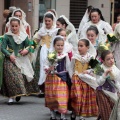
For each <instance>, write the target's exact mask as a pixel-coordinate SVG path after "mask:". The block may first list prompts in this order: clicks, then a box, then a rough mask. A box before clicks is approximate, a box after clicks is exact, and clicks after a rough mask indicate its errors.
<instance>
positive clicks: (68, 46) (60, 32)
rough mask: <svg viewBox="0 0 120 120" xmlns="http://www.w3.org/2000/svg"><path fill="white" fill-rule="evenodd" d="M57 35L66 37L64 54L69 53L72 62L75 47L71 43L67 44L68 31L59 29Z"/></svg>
mask: <svg viewBox="0 0 120 120" xmlns="http://www.w3.org/2000/svg"><path fill="white" fill-rule="evenodd" d="M57 35H61V36H62V37H64V40H65V41H64V44H65V45H64V52H67V53H68V56H69V58H70V60H71V57H72V54H73V46H72V44H71V43H69V42H67V41H66V37H67V35H66V31H65V30H64V29H62V28H60V29H58V32H57Z"/></svg>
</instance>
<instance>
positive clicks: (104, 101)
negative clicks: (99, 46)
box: [96, 90, 114, 120]
mask: <svg viewBox="0 0 120 120" xmlns="http://www.w3.org/2000/svg"><path fill="white" fill-rule="evenodd" d="M96 97H97V103H98V109H99V118H101V120H109V117H110V114H111V111H112V109H113V107H114V103H113V102H112V100H111V98H110V97H108V96H107V95H105V94H104V92H103V91H102V90H97V91H96Z"/></svg>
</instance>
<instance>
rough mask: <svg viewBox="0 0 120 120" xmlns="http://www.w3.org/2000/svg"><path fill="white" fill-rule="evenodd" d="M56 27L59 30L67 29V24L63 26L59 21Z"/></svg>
mask: <svg viewBox="0 0 120 120" xmlns="http://www.w3.org/2000/svg"><path fill="white" fill-rule="evenodd" d="M56 27H57V28H62V29H65V24H61V23H60V22H59V21H57V22H56Z"/></svg>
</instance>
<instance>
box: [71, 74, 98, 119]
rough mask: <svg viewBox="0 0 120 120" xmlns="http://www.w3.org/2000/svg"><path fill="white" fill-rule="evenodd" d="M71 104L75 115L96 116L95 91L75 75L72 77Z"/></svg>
mask: <svg viewBox="0 0 120 120" xmlns="http://www.w3.org/2000/svg"><path fill="white" fill-rule="evenodd" d="M72 82H73V84H72V87H71V106H72V109H73V111H74V112H75V114H76V115H79V116H86V117H89V116H97V115H98V107H97V102H96V92H95V90H94V89H93V88H91V87H90V86H89V85H88V84H87V83H85V82H83V81H82V80H80V78H79V77H78V76H77V75H73V77H72Z"/></svg>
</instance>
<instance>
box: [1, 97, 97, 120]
mask: <svg viewBox="0 0 120 120" xmlns="http://www.w3.org/2000/svg"><path fill="white" fill-rule="evenodd" d="M7 101H8V98H6V97H2V96H0V120H50V112H49V109H48V108H46V107H45V106H44V98H39V97H37V96H29V97H22V98H21V100H20V102H18V103H15V104H14V105H7ZM57 118H58V120H59V118H60V115H57ZM67 119H68V120H70V112H68V114H67ZM76 120H78V119H76ZM85 120H96V118H86V119H85Z"/></svg>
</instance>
